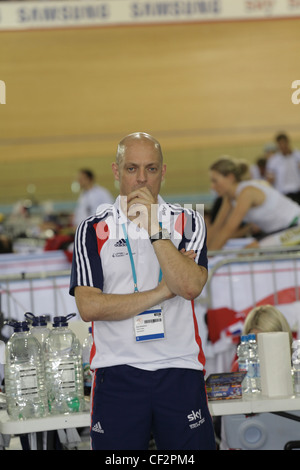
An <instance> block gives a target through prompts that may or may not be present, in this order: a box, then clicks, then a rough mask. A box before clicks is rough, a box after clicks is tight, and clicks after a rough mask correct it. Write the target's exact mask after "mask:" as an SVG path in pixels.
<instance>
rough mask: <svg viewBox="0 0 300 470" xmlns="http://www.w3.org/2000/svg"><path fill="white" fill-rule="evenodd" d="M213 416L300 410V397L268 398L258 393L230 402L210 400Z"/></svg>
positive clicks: (209, 404)
mask: <svg viewBox="0 0 300 470" xmlns="http://www.w3.org/2000/svg"><path fill="white" fill-rule="evenodd" d="M208 406H209V409H210V413H211V415H212V416H226V415H235V414H247V415H248V414H253V413H274V412H284V411H286V412H288V411H296V410H300V396H295V395H290V396H284V397H267V396H264V395H262V394H261V393H258V394H256V395H249V396H247V395H246V396H243V397H242V398H237V399H229V400H210V401H209V402H208Z"/></svg>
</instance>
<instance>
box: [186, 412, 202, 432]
mask: <svg viewBox="0 0 300 470" xmlns="http://www.w3.org/2000/svg"><path fill="white" fill-rule="evenodd" d="M187 419H188V421H189V423H191V424H190V425H189V426H190V429H194V428H197V427H198V426H201V424H203V423H204V422H205V418H202V415H201V409H199V410H198V411H194V410H192V411H191V413H190V414H188V415H187Z"/></svg>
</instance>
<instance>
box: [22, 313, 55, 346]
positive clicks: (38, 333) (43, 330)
mask: <svg viewBox="0 0 300 470" xmlns="http://www.w3.org/2000/svg"><path fill="white" fill-rule="evenodd" d="M25 318H27V319H28V320H30V321H31V322H32V323H31V327H32V328H31V330H30V331H31V334H32V335H33V336H35V337H36V338H37V340H38V341H39V342H40V344H41V345H42V348H43V349H44V345H45V342H46V339H47V338H48V336H49V334H50V329H49V328H48V326H47V317H46V315H40V316H39V317H36V316H35V315H33V313H31V312H26V313H25Z"/></svg>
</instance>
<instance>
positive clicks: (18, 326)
mask: <svg viewBox="0 0 300 470" xmlns="http://www.w3.org/2000/svg"><path fill="white" fill-rule="evenodd" d="M8 325H9V326H12V327H13V329H14V333H19V332H21V331H29V326H28V323H27V321H12V322H8Z"/></svg>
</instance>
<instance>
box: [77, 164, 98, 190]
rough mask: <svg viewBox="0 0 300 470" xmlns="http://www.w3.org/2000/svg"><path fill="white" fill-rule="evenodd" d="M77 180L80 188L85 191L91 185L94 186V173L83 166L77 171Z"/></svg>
mask: <svg viewBox="0 0 300 470" xmlns="http://www.w3.org/2000/svg"><path fill="white" fill-rule="evenodd" d="M77 180H78V183H79V184H80V188H81V189H83V190H84V191H86V190H88V189H90V188H91V187H92V186H94V183H95V175H94V173H93V172H92V171H91V170H88V169H85V168H84V169H81V170H79V171H78V177H77Z"/></svg>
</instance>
